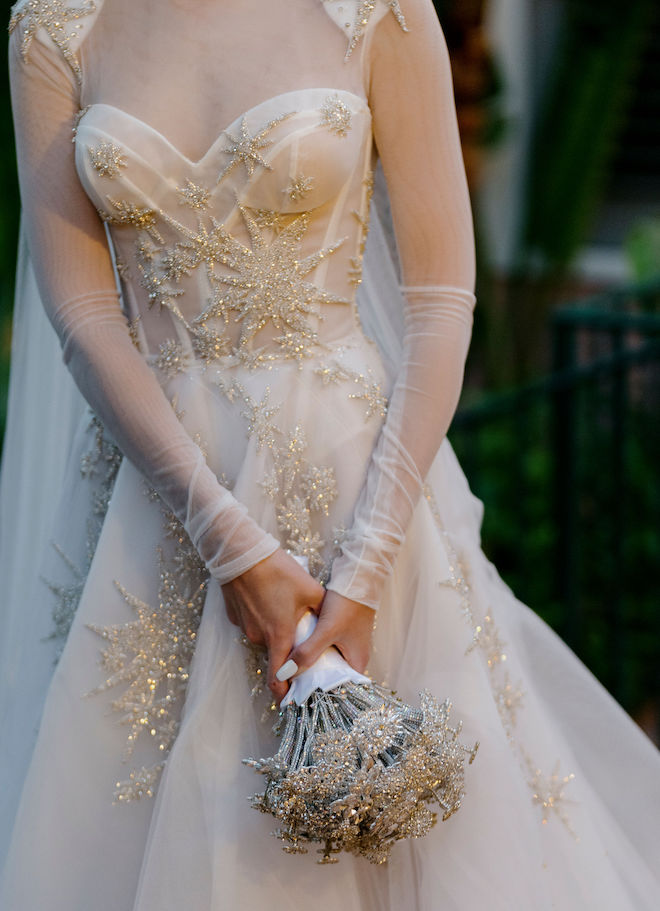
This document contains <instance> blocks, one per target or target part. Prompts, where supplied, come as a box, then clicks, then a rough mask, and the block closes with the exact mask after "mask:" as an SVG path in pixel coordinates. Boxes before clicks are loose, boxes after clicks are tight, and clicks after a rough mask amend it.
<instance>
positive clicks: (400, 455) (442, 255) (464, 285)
mask: <svg viewBox="0 0 660 911" xmlns="http://www.w3.org/2000/svg"><path fill="white" fill-rule="evenodd" d="M405 14H406V20H407V22H408V26H409V32H408V33H403V32H402V31H401V29H400V28H399V27H398V25H397V23H396V21H395V20H394V17H393V16H386V17H385V18H383V19H382V20H381V22H380V23H379V24H378V25H377V27H376V29H374V33H373V35H372V36H371V43H370V46H369V49H368V57H367V61H368V63H367V65H368V67H369V71H368V76H369V80H370V98H369V102H370V107H371V110H372V114H373V122H374V135H375V138H376V143H377V146H378V150H379V153H380V158H381V161H382V164H383V170H384V172H385V177H386V180H387V186H388V190H389V195H390V201H391V204H392V216H393V220H394V227H395V231H396V237H397V244H398V247H399V254H400V259H401V265H402V273H403V281H404V287H403V288H402V290H403V292H404V297H405V335H404V346H403V348H404V351H403V358H402V363H401V367H400V370H399V373H398V375H397V379H396V382H395V384H394V388H393V391H392V395H391V398H390V404H389V408H388V414H387V417H386V419H385V422H384V424H383V427H382V430H381V433H380V436H379V438H378V441H377V443H376V446H375V448H374V452H373V454H372V458H371V460H370V464H369V466H368V470H367V475H366V480H365V483H364V486H363V488H362V490H361V493H360V495H359V497H358V500H357V503H356V506H355V511H354V515H353V521H352V525H351V527H350V529H349V531H348V533H347V535H346V536H345V539H344V540H343V542H342V545H341V554H340V555H339V556H338V557H337V558H336V560H335V562H334V564H333V567H332V573H331V577H330V580H329V582H328V585H327V588H328V589H331V590H333V591H335V592H337V593H339V594H341V595H344V597H346V598H350V599H351V600H353V601H358V602H360V603H362V604H365V605H367V606H368V607H371V608H373V609H376V608H377V607H378V604H379V601H380V597H381V593H382V589H383V585H384V583H385V580H386V579H387V577H388V576H389V574H390V573H391V571H392V568H393V566H394V562H395V560H396V556H397V553H398V551H399V549H400V546H401V543H402V541H403V539H404V537H405V534H406V529H407V527H408V524H409V522H410V518H411V516H412V512H413V509H414V507H415V504H416V503H417V501H418V499H419V495H420V491H421V489H422V486H423V482H424V478H425V476H426V474H427V472H428V470H429V468H430V466H431V463H432V462H433V459H434V457H435V455H436V453H437V451H438V448H439V446H440V444H441V442H442V440H443V438H444V436H445V434H446V433H447V430H448V428H449V425H450V422H451V419H452V417H453V414H454V411H455V409H456V405H457V403H458V399H459V396H460V390H461V386H462V382H463V372H464V364H465V358H466V355H467V350H468V347H469V342H470V336H471V330H472V318H473V309H474V304H475V298H474V294H473V288H474V239H473V231H472V218H471V211H470V203H469V195H468V191H467V183H466V179H465V170H464V167H463V160H462V155H461V147H460V140H459V135H458V129H457V124H456V112H455V107H454V99H453V92H452V82H451V71H450V66H449V58H448V54H447V49H446V45H445V42H444V38H443V35H442V32H441V30H440V26H439V24H438V20H437V16H436V14H435V11H434V9H433V5H432V3H431V2H430V0H408V2H407V4H406V7H405Z"/></svg>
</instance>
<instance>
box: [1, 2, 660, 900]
mask: <svg viewBox="0 0 660 911" xmlns="http://www.w3.org/2000/svg"><path fill="white" fill-rule="evenodd" d="M10 30H11V32H12V34H11V67H12V87H13V103H14V113H15V120H16V132H17V142H18V153H19V169H20V176H21V190H22V198H23V206H24V215H25V221H26V228H27V234H28V241H29V244H30V249H31V256H32V261H33V264H34V269H35V273H36V277H37V281H38V284H39V292H40V295H41V298H42V299H43V302H44V305H45V307H46V310H47V311H48V314H49V316H50V319H51V321H52V322H53V324H54V326H55V328H56V330H57V332H58V335H59V337H60V340H61V342H62V344H63V347H64V357H65V360H66V361H67V363H68V365H69V368H70V369H71V372H72V373H73V375H74V377H75V379H76V381H77V383H78V384H79V386H80V388H81V389H82V391H83V393H84V395H85V397H86V398H87V400H88V401H89V402H90V404H91V406H92V407H93V409H94V413H92V412H91V411H89V410H87V411H85V413H84V414H83V416H82V418H81V420H80V424H79V427H78V430H77V432H76V434H75V435H74V436H73V439H72V442H71V447H70V453H69V458H68V462H67V466H66V468H65V470H64V473H63V479H62V493H61V503H60V506H59V509H58V511H57V515H56V518H55V520H54V523H53V526H52V528H53V530H52V535H51V537H52V539H53V541H52V544H50V543H48V544H46V545H45V548H44V553H43V554H36V555H35V556H34V566H35V570H34V573H35V582H34V586H33V588H32V598H35V599H38V601H37V607H36V608H33V606H32V604H33V602H32V601H30V605H28V606H26V607H25V610H26V612H27V610H28V607H29V610H30V613H29V616H31V617H34V618H35V620H34V628H33V629H30V630H27V631H26V632H25V638H26V639H27V640H28V647H27V650H26V651H25V652H24V653H21V654H23V655H24V657H23V658H20V659H16V660H14V659H15V656H13V655H8V656H7V663H6V666H5V667H3V674H4V676H5V680H4V681H3V686H4V687H5V691H6V692H9V698H8V699H5V700H4V701H3V702H2V705H3V710H4V716H3V719H2V724H3V734H5V735H6V736H5V739H4V742H3V754H4V756H3V764H2V774H3V781H2V790H3V794H4V796H3V801H4V803H3V806H5V805H6V806H7V807H8V808H9V809H8V810H7V811H6V812H5V813H4V814H3V819H2V820H1V821H0V825H1V826H2V827H3V838H4V839H5V840H8V841H10V845H9V848H8V851H7V856H6V862H5V867H4V876H3V879H2V886H1V888H0V907H1V908H2V911H174V909H177V911H178V909H186V911H220V909H229V908H241V909H250V911H252V909H257V908H269V909H272V911H289V909H290V911H293V909H299V908H301V907H310V908H314V909H318V911H335V909H342V911H353V909H355V911H358V909H359V911H366V909H374V911H375V909H378V911H387V909H389V911H459V909H460V911H476V909H482V908H489V909H499V911H528V909H535V911H536V909H538V911H546V909H551V908H552V909H559V911H584V909H594V911H595V909H598V911H609V909H611V911H657V908H658V907H660V756H659V754H658V752H657V750H656V749H655V747H654V746H653V745H652V744H651V743H650V741H649V740H648V739H647V738H646V737H645V736H644V735H643V734H642V733H641V732H640V731H639V730H638V728H637V727H636V726H635V724H634V723H633V722H632V721H631V720H630V719H629V718H628V716H627V715H626V714H625V713H624V712H623V711H622V709H621V708H620V707H619V706H618V705H617V704H616V703H615V702H614V701H613V700H612V699H611V697H610V696H609V695H608V694H607V693H606V692H605V691H604V690H603V688H602V687H601V686H600V684H599V683H598V682H597V681H596V680H595V679H594V678H593V677H592V676H591V674H590V673H589V672H588V671H587V670H586V669H585V668H584V666H583V665H582V664H581V663H580V662H579V661H578V659H577V658H576V657H575V656H574V655H573V654H572V653H571V652H570V651H569V649H567V648H566V646H564V645H563V643H562V642H561V641H560V640H559V639H558V638H557V637H556V636H555V635H554V633H553V632H552V631H551V630H550V629H549V628H548V627H547V626H546V625H545V624H544V623H543V622H542V621H541V620H540V619H539V618H538V617H537V616H536V615H535V614H534V613H533V612H532V611H530V610H529V609H528V608H527V607H526V606H525V605H523V604H521V603H520V602H519V601H518V600H516V598H515V596H514V595H513V593H512V592H511V591H510V589H509V588H508V587H507V586H506V585H505V584H504V582H503V581H502V580H501V579H500V577H499V576H498V574H497V571H496V569H495V568H494V567H493V565H492V564H491V563H489V561H488V560H487V558H486V557H485V555H484V554H483V552H482V550H481V548H480V537H479V534H480V521H481V514H482V507H481V504H480V502H479V501H478V500H477V499H476V498H475V497H474V496H473V495H472V494H471V492H470V490H469V488H468V485H467V482H466V480H465V478H464V476H463V474H462V472H461V469H460V467H459V465H458V463H457V461H456V459H455V457H454V454H453V452H452V449H451V447H450V444H449V442H448V441H447V439H446V438H445V432H446V429H447V426H448V424H449V421H450V418H451V413H452V411H453V409H454V408H455V404H456V399H457V396H458V391H459V389H460V380H461V375H462V367H463V361H464V357H465V351H466V347H467V341H468V339H469V328H470V325H471V307H472V304H473V302H474V300H473V298H472V296H471V282H472V279H473V275H472V272H471V270H472V258H471V257H472V247H471V239H470V235H471V227H470V219H469V207H468V203H467V194H466V191H465V181H464V174H463V171H462V165H461V161H460V150H459V144H458V138H457V133H456V125H455V117H454V114H453V106H452V99H451V84H450V78H449V75H448V68H447V60H446V51H445V49H444V45H443V44H442V40H441V36H440V32H439V28H438V26H437V21H436V19H435V15H434V13H433V9H432V6H431V3H430V0H407V2H404V0H401V4H400V5H399V3H398V2H397V0H388V2H385V0H269V2H268V3H267V4H264V3H262V2H261V0H213V2H201V0H158V2H156V0H143V2H141V3H139V4H138V3H135V0H105V2H102V0H22V2H19V3H18V4H17V5H16V6H15V8H14V10H13V16H12V21H11V25H10ZM218 87H221V88H220V89H219V88H218ZM72 130H73V139H74V142H73V144H72V143H71V136H72V133H71V131H72ZM374 139H375V143H374ZM375 145H377V147H378V152H379V155H380V158H381V161H382V165H383V171H384V174H385V177H386V179H387V186H388V190H389V197H390V200H391V206H392V216H393V221H394V225H395V228H396V233H397V241H398V247H399V254H400V259H401V268H402V273H403V279H404V285H403V289H402V290H403V292H404V295H405V303H404V299H403V298H402V297H401V296H400V291H399V288H398V286H396V279H395V277H394V273H392V277H391V278H389V277H388V275H387V274H386V269H387V267H388V260H387V257H386V256H385V254H384V252H383V251H384V245H381V246H380V247H378V248H377V247H376V246H371V245H372V244H374V238H373V237H371V238H370V239H369V241H367V229H368V225H369V214H370V199H371V192H372V188H373V176H372V174H373V168H374V165H375ZM99 214H100V216H101V217H100V218H99ZM103 222H105V226H104V225H103ZM106 230H107V234H108V238H109V239H110V243H111V246H110V250H111V252H109V249H108V242H107V241H106V236H105V231H106ZM365 251H366V252H365ZM363 269H364V273H363ZM115 275H116V277H117V281H118V282H119V287H120V295H119V294H118V292H117V286H116V283H115ZM362 278H363V279H364V281H363V282H362V284H360V281H361V279H362ZM358 285H360V289H359V293H358V294H357V299H358V300H359V301H360V302H361V303H360V310H358V307H357V304H356V293H357V289H358ZM386 300H389V302H390V304H392V302H394V306H395V307H396V304H397V302H398V304H399V306H400V307H401V309H405V319H406V322H405V325H404V324H402V327H401V329H400V332H401V335H402V336H403V337H404V350H403V353H402V354H401V353H400V354H399V364H398V365H397V364H395V365H394V367H392V365H391V364H390V363H389V362H388V357H387V356H386V348H387V344H386V340H385V339H384V336H385V323H386V322H387V320H388V319H389V320H395V318H396V314H392V313H389V314H388V313H386V312H385V311H386V309H387V308H386ZM363 306H364V311H362V307H363ZM379 308H382V310H381V309H379ZM360 313H362V315H363V317H364V327H365V330H366V329H369V330H370V331H369V334H370V335H371V336H374V337H375V338H376V341H377V342H382V344H377V343H376V342H375V341H374V340H373V339H372V338H369V337H368V336H367V334H366V332H365V330H363V328H362V323H361V321H360V319H359V314H360ZM392 325H394V323H393V324H392ZM393 331H394V330H393ZM380 336H382V338H381V337H380ZM394 336H396V331H394ZM398 341H400V339H399V340H398ZM30 342H31V343H34V339H31V340H30ZM396 342H397V339H396V337H395V338H394V344H393V346H391V350H393V351H395V350H396ZM10 420H11V418H10ZM104 428H105V429H104ZM122 452H123V453H124V456H125V457H124V458H122V457H121V454H120V453H122ZM5 470H7V469H6V467H5ZM420 477H424V479H425V481H424V484H423V485H421V484H420V483H419V481H420ZM420 487H421V490H420ZM3 527H6V524H5V526H3ZM40 531H41V530H40ZM404 532H405V534H404ZM41 537H44V534H41ZM53 544H54V545H55V546H54V547H53ZM5 545H6V541H5V540H3V546H5ZM280 545H281V546H282V547H284V548H287V549H289V550H290V551H291V552H292V553H293V554H296V555H301V556H306V557H307V559H308V561H309V566H310V571H311V572H312V574H313V575H315V577H316V578H318V579H320V580H321V581H323V582H324V583H325V584H326V585H327V587H328V588H330V589H334V590H336V591H339V592H340V593H343V594H346V595H347V596H349V597H353V598H354V599H355V600H360V601H363V602H364V603H366V604H369V605H370V606H372V607H374V608H375V607H378V613H377V624H376V631H375V648H374V653H373V656H372V660H371V663H370V667H369V671H370V674H371V676H372V677H373V678H374V679H376V680H379V681H380V680H385V681H387V683H388V684H389V685H391V686H392V687H394V688H396V689H397V690H398V691H399V692H400V694H401V696H402V697H403V698H405V699H406V700H407V701H409V702H413V703H415V702H417V700H418V698H419V692H420V691H421V690H423V689H428V690H430V691H431V692H432V693H433V694H434V695H435V696H436V697H438V698H440V699H444V698H445V697H448V698H450V699H451V701H452V703H453V709H452V712H453V714H454V715H455V717H457V718H461V719H462V720H463V724H464V727H463V735H462V736H463V739H464V740H465V742H472V741H474V740H479V741H480V749H479V752H478V755H477V759H476V761H475V762H474V764H473V765H472V766H470V767H469V769H468V770H467V772H466V795H465V798H464V800H463V805H462V807H461V809H460V811H459V812H458V813H457V814H455V815H454V816H453V817H452V818H451V819H450V820H448V821H446V822H438V824H437V825H436V826H435V827H434V828H433V829H432V830H431V832H430V833H429V834H428V835H427V836H425V837H424V838H420V839H417V840H412V841H409V842H401V843H399V844H397V845H396V846H395V847H394V850H393V852H392V856H391V859H390V861H389V863H388V864H386V865H383V866H374V865H370V864H369V863H368V862H367V861H366V860H365V859H364V858H361V857H353V856H349V855H344V856H342V857H341V858H340V862H339V863H338V864H336V865H332V866H319V865H318V864H317V863H316V859H317V857H316V855H315V854H314V852H313V851H311V852H310V853H308V854H306V855H300V856H289V855H287V854H286V853H284V852H283V851H282V849H281V842H279V841H278V840H277V839H276V838H273V837H272V835H271V832H272V829H273V828H274V823H273V821H272V820H271V819H270V818H269V817H267V816H264V815H262V814H259V813H257V812H255V811H254V810H252V809H251V808H250V806H249V802H248V797H249V796H250V795H251V794H253V793H254V792H255V791H256V790H257V789H258V787H259V785H260V780H259V779H258V778H257V776H256V775H255V774H254V772H253V771H252V770H250V769H249V768H246V767H245V766H244V765H242V763H241V759H242V758H243V757H247V756H266V755H270V754H272V752H273V751H274V746H275V743H276V741H275V738H274V736H273V734H272V733H271V723H272V715H271V716H270V717H269V716H268V715H267V714H266V718H265V719H264V714H263V712H264V705H263V702H260V701H259V698H256V699H255V698H253V695H252V692H251V691H252V689H253V686H254V680H253V679H252V677H251V676H250V671H249V668H248V664H249V661H247V660H246V659H248V658H249V652H248V651H247V649H246V648H245V646H244V645H243V643H242V642H241V640H240V635H239V632H238V630H237V628H236V627H234V626H232V625H231V624H230V622H229V620H228V619H227V616H226V614H225V611H224V607H223V596H222V589H221V583H222V582H224V581H225V580H227V579H231V578H233V577H234V576H235V575H237V574H239V573H240V572H242V571H243V570H244V569H247V568H248V567H249V566H252V565H254V564H255V563H256V562H258V561H259V560H261V559H263V558H264V557H266V556H268V555H269V554H271V553H272V552H273V550H274V549H275V548H276V547H278V546H280ZM37 572H38V573H39V576H40V578H39V579H37V578H36V575H37ZM51 612H52V618H51ZM48 634H52V635H51V636H50V638H49V637H48ZM30 636H31V637H32V638H31V639H30ZM55 659H57V662H56V663H55ZM42 705H43V712H41V709H42ZM39 716H41V721H40V725H39V729H38V736H36V739H35V737H34V735H33V733H32V728H33V727H35V729H36V723H37V721H38V719H39ZM32 721H34V724H33V723H32ZM28 755H31V762H30V764H29V770H27V773H26V771H25V769H24V768H23V765H24V759H25V757H27V756H28ZM24 779H25V783H24V787H23V788H22V796H21V798H20V803H19V802H18V793H19V792H20V790H21V786H22V785H23V781H24ZM14 797H15V799H14ZM14 817H15V818H14ZM10 833H11V838H10V837H9V836H10Z"/></svg>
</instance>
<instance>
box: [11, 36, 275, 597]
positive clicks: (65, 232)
mask: <svg viewBox="0 0 660 911" xmlns="http://www.w3.org/2000/svg"><path fill="white" fill-rule="evenodd" d="M21 39H22V35H21V28H18V29H16V31H15V32H14V33H13V35H12V38H11V45H10V75H11V88H12V103H13V110H14V121H15V130H16V142H17V150H18V162H19V178H20V185H21V197H22V203H23V208H24V213H25V220H26V226H27V230H28V238H29V244H30V249H31V254H32V258H33V261H34V266H35V272H36V275H37V281H38V284H39V290H40V294H41V296H42V298H43V302H44V306H45V308H46V311H47V313H48V316H49V318H50V320H51V322H52V324H53V326H54V328H55V330H56V332H57V333H58V336H59V338H60V341H61V343H62V347H63V352H64V358H65V361H66V363H67V365H68V367H69V369H70V371H71V373H72V375H73V377H74V379H75V381H76V383H77V384H78V386H79V388H80V390H81V392H82V394H83V395H84V397H85V398H86V399H87V401H88V402H89V404H90V405H91V407H92V408H93V409H94V411H95V412H96V414H97V415H98V416H99V418H100V419H101V420H102V421H103V423H104V425H105V426H106V428H107V430H108V432H109V433H110V434H111V435H112V437H113V438H114V439H115V441H116V442H117V444H118V446H119V447H120V449H121V450H122V452H123V453H124V454H125V455H126V456H127V458H128V459H130V461H131V462H133V464H134V465H135V466H136V468H137V469H138V470H139V471H140V472H141V473H142V474H143V475H144V477H145V478H146V479H147V481H148V482H149V483H150V484H151V485H152V486H153V487H154V488H155V490H156V491H157V492H158V493H159V494H160V495H161V497H162V498H163V500H164V501H165V502H166V503H167V504H168V505H169V507H170V508H171V509H172V510H173V511H174V513H175V514H176V516H177V517H178V518H179V519H180V520H181V521H182V522H183V524H184V526H185V528H186V530H187V532H188V533H189V535H190V537H191V539H192V541H193V543H194V544H195V546H196V547H197V549H198V551H199V553H200V556H201V557H202V559H203V560H204V561H205V563H206V565H207V566H208V568H209V570H210V572H211V573H212V575H213V576H214V577H216V578H217V579H218V580H219V581H220V582H221V583H224V582H227V581H229V580H230V579H232V578H234V577H236V576H238V575H240V574H241V573H243V572H244V571H245V570H247V569H249V568H250V567H252V566H254V565H255V564H256V563H258V562H259V561H261V560H263V559H264V558H265V557H267V556H269V555H270V554H272V553H273V552H274V551H275V550H276V549H277V547H278V542H277V541H276V539H275V538H273V537H272V536H271V535H270V534H268V533H266V532H264V531H263V529H262V528H260V527H259V525H257V523H256V522H254V521H253V520H252V519H251V518H250V516H249V515H248V513H247V510H246V509H245V507H244V506H243V505H242V504H240V503H239V502H237V501H236V499H235V498H234V497H233V496H232V495H231V493H230V492H229V491H228V490H227V489H226V488H224V487H223V486H222V485H221V484H220V483H219V482H218V480H217V478H216V476H215V474H214V473H213V472H212V471H211V469H210V468H209V467H208V465H207V464H206V461H205V459H204V456H203V454H202V452H201V450H200V448H199V447H198V446H197V445H196V444H195V442H194V441H193V440H192V439H191V437H190V436H189V434H188V433H187V432H186V430H185V429H184V428H183V427H182V425H181V424H180V422H179V420H178V419H177V417H176V415H175V414H174V411H173V410H172V407H171V405H170V403H169V402H168V400H167V398H166V396H165V394H164V392H163V390H162V389H161V387H160V385H159V383H158V381H157V379H156V377H155V375H154V374H153V373H152V371H151V369H150V368H149V367H148V365H147V363H146V361H145V360H144V358H143V357H142V355H141V354H140V353H139V352H138V351H137V349H136V348H135V346H134V345H133V343H132V341H131V338H130V334H129V331H128V326H127V323H126V319H125V317H124V315H123V313H122V310H121V305H120V300H119V295H118V292H117V288H116V283H115V279H114V273H113V269H112V263H111V259H110V254H109V250H108V245H107V241H106V237H105V232H104V229H103V225H102V223H101V221H100V219H99V217H98V214H97V213H96V211H95V210H94V208H93V206H92V204H91V202H90V201H89V199H88V197H87V196H86V194H85V193H84V191H83V189H82V187H81V185H80V182H79V180H78V177H77V174H76V170H75V165H74V156H73V145H72V143H71V130H72V126H73V124H74V122H75V116H76V114H77V113H78V110H79V100H78V85H77V81H76V79H75V77H74V75H73V73H72V71H71V70H70V69H69V67H68V66H67V64H66V62H65V61H64V60H63V59H62V58H61V56H60V55H59V54H58V53H57V52H56V51H55V50H53V49H52V48H51V47H50V46H48V45H47V44H46V43H45V42H42V41H41V40H37V39H35V40H34V41H33V42H32V46H31V48H30V53H29V58H28V60H27V61H26V60H24V59H23V57H22V56H21V52H20V41H21Z"/></svg>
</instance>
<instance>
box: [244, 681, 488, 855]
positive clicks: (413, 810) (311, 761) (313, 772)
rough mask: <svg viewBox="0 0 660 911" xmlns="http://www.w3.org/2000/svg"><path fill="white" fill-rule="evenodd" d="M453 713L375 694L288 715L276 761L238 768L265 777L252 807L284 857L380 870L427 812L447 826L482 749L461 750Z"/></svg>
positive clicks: (431, 702) (418, 831)
mask: <svg viewBox="0 0 660 911" xmlns="http://www.w3.org/2000/svg"><path fill="white" fill-rule="evenodd" d="M450 708H451V706H450V704H449V702H448V701H445V702H443V703H441V704H440V703H438V702H437V700H436V699H435V698H434V697H433V696H432V695H431V694H430V693H428V692H423V693H422V694H421V708H420V709H414V708H412V707H411V706H409V705H407V704H406V703H404V702H402V701H401V699H399V698H398V696H397V695H396V693H393V692H391V691H389V690H386V689H385V688H383V687H381V686H378V685H377V684H353V683H347V684H344V685H343V686H340V687H337V688H335V689H334V690H331V691H330V692H328V693H326V692H323V691H321V690H316V691H315V692H314V693H313V694H312V695H311V696H310V697H309V699H308V700H307V701H306V702H305V703H304V704H303V705H302V706H296V705H294V704H290V705H288V706H287V708H286V710H285V711H284V713H283V715H282V717H281V719H280V722H279V725H280V730H282V739H281V743H280V748H279V750H278V751H277V753H276V754H275V755H274V756H272V757H270V758H269V759H258V760H257V759H245V760H243V761H244V762H245V763H246V764H247V765H249V766H252V767H253V768H254V769H256V771H258V772H261V773H262V774H263V775H265V776H266V787H265V790H264V791H263V793H260V794H256V795H255V796H254V797H253V798H252V804H253V806H254V807H255V808H256V809H258V810H261V811H262V812H264V813H270V814H272V815H273V816H275V818H276V819H277V820H278V821H279V822H280V824H281V828H280V829H279V831H277V832H276V833H274V834H275V835H277V836H278V837H279V838H280V839H281V840H282V841H283V842H284V850H285V851H286V852H287V853H291V854H299V853H306V852H307V850H308V845H310V844H312V843H319V844H321V846H322V847H321V848H320V849H319V853H320V854H321V858H320V860H319V863H336V862H337V860H338V858H337V857H336V855H337V854H339V853H340V852H341V851H348V852H350V853H352V854H357V855H362V856H363V857H366V858H367V859H368V860H369V861H371V862H372V863H374V864H382V863H384V862H385V861H387V859H388V857H389V854H390V851H391V849H392V846H393V845H394V843H395V842H397V841H399V840H400V839H403V838H419V837H421V836H423V835H426V834H427V833H428V832H429V831H430V829H431V828H432V826H433V825H434V824H435V822H436V819H437V813H436V812H434V811H433V810H432V809H431V806H433V805H436V804H437V805H438V807H439V809H440V811H441V814H442V818H443V819H448V818H449V817H450V816H451V815H452V814H453V813H455V812H456V810H458V808H459V807H460V805H461V800H462V798H463V784H464V769H465V760H466V758H469V762H472V760H473V759H474V756H475V753H476V751H477V747H478V744H475V746H474V747H472V748H469V747H466V746H465V745H464V744H462V743H461V742H460V741H459V739H458V735H459V733H460V727H461V726H460V724H459V725H457V726H455V727H452V726H451V724H450V723H449V711H450Z"/></svg>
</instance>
